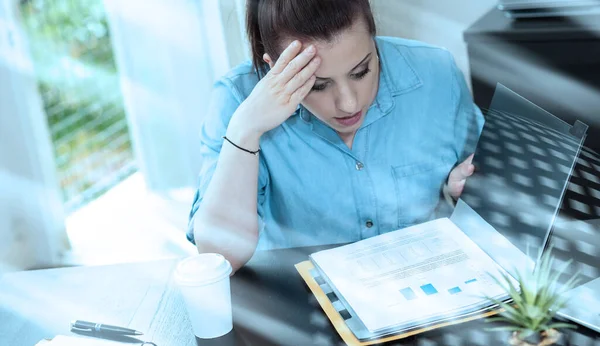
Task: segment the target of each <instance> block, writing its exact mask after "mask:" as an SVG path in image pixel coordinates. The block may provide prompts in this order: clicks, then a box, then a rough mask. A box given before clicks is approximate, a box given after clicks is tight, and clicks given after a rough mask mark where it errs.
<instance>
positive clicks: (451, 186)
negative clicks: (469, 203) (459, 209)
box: [447, 154, 475, 199]
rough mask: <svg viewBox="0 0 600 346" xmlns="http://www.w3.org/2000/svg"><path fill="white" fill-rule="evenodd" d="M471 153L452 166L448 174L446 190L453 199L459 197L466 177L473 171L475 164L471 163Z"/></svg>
mask: <svg viewBox="0 0 600 346" xmlns="http://www.w3.org/2000/svg"><path fill="white" fill-rule="evenodd" d="M473 155H474V154H471V155H469V157H467V159H466V160H465V161H463V162H462V163H461V164H460V165H458V166H456V167H454V169H453V170H452V171H451V172H450V175H449V176H448V186H447V191H448V193H449V194H450V196H451V197H452V198H454V199H458V198H459V197H460V195H461V194H462V192H463V189H464V187H465V182H466V181H467V178H468V177H470V176H471V175H472V174H473V172H474V171H475V166H474V165H473V163H472V162H473Z"/></svg>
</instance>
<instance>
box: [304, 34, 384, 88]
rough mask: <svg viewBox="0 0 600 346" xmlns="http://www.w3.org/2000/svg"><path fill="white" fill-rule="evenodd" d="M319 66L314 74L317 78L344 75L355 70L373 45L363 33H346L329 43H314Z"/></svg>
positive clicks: (369, 36) (370, 39) (371, 39)
mask: <svg viewBox="0 0 600 346" xmlns="http://www.w3.org/2000/svg"><path fill="white" fill-rule="evenodd" d="M315 46H316V48H317V56H319V57H320V58H321V65H320V66H319V69H318V70H317V72H316V73H315V74H316V75H317V76H318V77H324V78H326V77H336V76H340V75H345V74H347V73H348V72H350V71H351V70H352V69H353V68H355V67H356V66H357V65H358V64H359V63H360V62H361V61H362V60H363V59H364V58H365V57H366V56H367V55H368V54H369V53H372V52H373V50H374V47H375V43H374V41H373V38H372V37H371V35H370V34H369V33H368V32H366V31H364V32H361V31H350V30H348V31H346V32H344V33H342V34H341V35H339V36H338V37H337V38H336V39H335V40H333V41H331V42H327V43H325V42H315Z"/></svg>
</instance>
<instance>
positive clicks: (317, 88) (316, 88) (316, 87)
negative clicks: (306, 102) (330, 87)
mask: <svg viewBox="0 0 600 346" xmlns="http://www.w3.org/2000/svg"><path fill="white" fill-rule="evenodd" d="M325 88H327V83H322V84H315V85H313V87H312V89H311V90H312V91H322V90H325Z"/></svg>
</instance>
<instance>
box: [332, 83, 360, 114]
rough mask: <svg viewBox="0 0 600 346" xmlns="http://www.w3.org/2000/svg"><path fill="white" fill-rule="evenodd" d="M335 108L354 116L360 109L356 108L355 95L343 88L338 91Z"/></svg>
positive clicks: (350, 90)
mask: <svg viewBox="0 0 600 346" xmlns="http://www.w3.org/2000/svg"><path fill="white" fill-rule="evenodd" d="M336 106H337V108H338V109H339V110H340V111H342V112H344V113H347V114H349V115H350V114H354V113H356V112H358V111H359V110H360V109H357V108H358V99H357V97H356V93H354V91H353V90H352V89H350V88H343V89H341V90H340V91H339V94H338V96H337V100H336Z"/></svg>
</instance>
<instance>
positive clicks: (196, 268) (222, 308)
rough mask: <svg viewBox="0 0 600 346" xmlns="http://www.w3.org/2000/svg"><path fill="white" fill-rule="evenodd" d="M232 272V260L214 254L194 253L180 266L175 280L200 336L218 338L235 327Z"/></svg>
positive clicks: (195, 330)
mask: <svg viewBox="0 0 600 346" xmlns="http://www.w3.org/2000/svg"><path fill="white" fill-rule="evenodd" d="M230 274H231V264H229V261H227V260H226V259H225V257H223V256H222V255H219V254H215V253H204V254H198V255H193V256H190V257H188V258H186V259H184V260H182V261H181V262H179V264H178V265H177V268H176V270H175V282H176V283H177V285H178V286H179V289H180V291H181V294H182V296H183V300H184V301H185V305H186V309H187V312H188V316H189V318H190V321H191V323H192V327H193V329H194V334H195V335H196V336H197V337H199V338H202V339H212V338H217V337H219V336H222V335H225V334H227V333H229V332H230V331H231V329H232V328H233V319H232V310H231V290H230V286H229V275H230Z"/></svg>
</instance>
